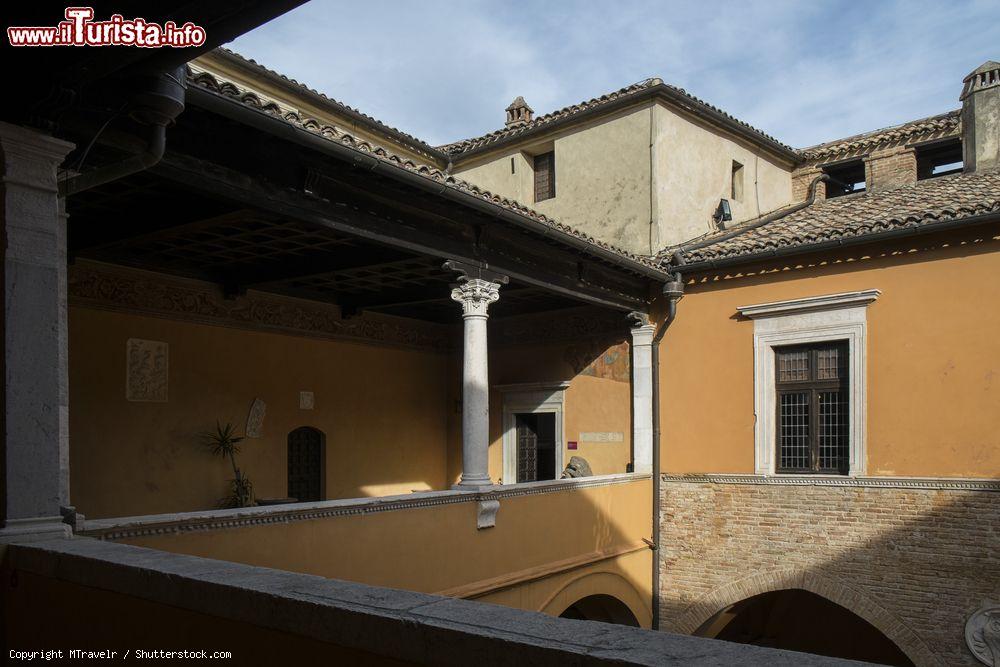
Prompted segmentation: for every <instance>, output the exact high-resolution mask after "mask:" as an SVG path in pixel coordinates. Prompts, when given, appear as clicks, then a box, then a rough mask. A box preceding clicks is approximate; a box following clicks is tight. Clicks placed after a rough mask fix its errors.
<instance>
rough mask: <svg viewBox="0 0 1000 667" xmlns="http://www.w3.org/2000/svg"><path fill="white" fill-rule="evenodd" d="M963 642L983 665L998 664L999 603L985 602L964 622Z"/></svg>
mask: <svg viewBox="0 0 1000 667" xmlns="http://www.w3.org/2000/svg"><path fill="white" fill-rule="evenodd" d="M965 643H966V644H967V645H968V647H969V650H970V651H972V655H974V656H976V659H977V660H979V662H981V663H983V664H984V665H990V667H997V666H998V665H1000V604H989V603H987V604H985V605H983V606H982V607H981V608H980V609H979V611H977V612H976V613H975V614H973V615H972V616H970V617H969V620H968V621H967V622H966V624H965Z"/></svg>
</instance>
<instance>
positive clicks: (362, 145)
mask: <svg viewBox="0 0 1000 667" xmlns="http://www.w3.org/2000/svg"><path fill="white" fill-rule="evenodd" d="M188 81H189V82H190V83H191V84H193V85H197V86H199V87H201V88H205V89H207V90H210V91H212V92H215V93H218V94H220V95H223V96H225V97H228V98H230V99H232V100H234V101H236V102H239V103H241V104H243V105H245V106H248V107H252V108H254V109H258V110H260V111H261V112H263V113H267V114H269V115H271V116H274V117H275V118H278V119H280V120H283V121H284V122H286V123H288V124H290V125H294V126H296V127H299V128H301V129H304V130H307V131H309V132H311V133H313V134H315V135H317V136H320V137H323V138H325V139H327V140H328V141H330V142H333V143H338V144H340V145H342V146H346V147H348V148H350V149H352V150H354V151H357V152H358V153H364V154H366V155H369V156H371V157H375V158H378V159H379V160H381V161H382V162H384V163H386V164H388V165H391V166H393V167H396V168H398V169H400V170H404V171H408V172H410V173H413V174H417V175H419V176H421V177H423V178H426V179H428V180H430V181H434V182H436V183H438V184H440V185H443V186H445V187H447V188H450V189H453V190H458V191H461V192H464V193H467V194H469V195H472V196H474V197H477V198H479V199H481V200H483V201H486V202H489V203H491V204H494V205H496V206H499V207H500V208H503V209H506V210H507V211H510V212H512V213H515V214H517V215H520V216H522V217H524V218H526V219H529V220H533V221H535V222H538V223H541V224H543V225H545V226H547V227H549V228H550V229H552V230H554V231H556V232H557V234H562V235H565V236H572V237H575V238H577V239H580V240H582V241H584V242H586V243H587V244H588V245H591V246H593V247H594V248H595V249H597V248H600V249H603V250H605V251H607V252H610V253H612V254H614V255H617V256H619V257H621V258H622V259H623V260H628V261H630V262H634V263H638V264H642V265H643V266H646V267H650V268H656V269H658V268H659V264H658V263H657V262H656V261H655V260H654V259H653V258H651V257H645V256H642V255H636V254H634V253H631V252H628V251H627V250H623V249H621V248H618V247H616V246H613V245H611V244H609V243H605V242H604V241H600V240H598V239H595V238H594V237H592V236H590V235H588V234H584V233H583V232H581V231H579V230H577V229H574V228H572V227H570V226H569V225H565V224H562V223H560V222H558V221H556V220H553V219H552V218H550V217H548V216H546V215H544V214H542V213H539V212H538V211H535V210H533V209H531V208H529V207H527V206H525V205H524V204H522V203H520V202H518V201H516V200H514V199H509V198H507V197H503V196H501V195H497V194H493V193H492V192H490V191H488V190H484V189H483V188H480V187H478V186H476V185H473V184H472V183H468V182H466V181H463V180H461V179H458V178H455V177H454V176H452V175H451V174H448V173H445V172H444V171H443V170H441V169H439V168H437V167H435V166H431V165H427V164H423V163H420V162H415V161H413V160H411V159H409V158H406V157H401V156H399V155H396V154H395V153H392V152H390V151H388V150H386V149H385V148H383V147H382V146H378V145H375V144H372V143H370V142H368V141H364V140H361V139H358V138H356V137H354V136H352V135H351V134H350V133H349V132H347V131H345V130H344V129H343V128H337V127H335V126H333V125H327V124H324V123H320V122H319V121H317V120H316V119H314V118H308V117H304V116H302V115H301V114H298V113H295V112H285V111H282V109H281V107H280V106H279V105H278V104H277V103H275V102H269V101H265V100H262V99H261V98H260V96H259V95H257V94H256V93H254V92H253V91H248V90H245V89H243V88H241V87H240V86H237V85H236V84H235V83H233V82H231V81H226V80H224V79H220V78H219V77H217V76H216V75H214V74H212V73H211V72H205V71H203V72H197V73H195V72H193V71H192V70H191V69H190V68H189V69H188Z"/></svg>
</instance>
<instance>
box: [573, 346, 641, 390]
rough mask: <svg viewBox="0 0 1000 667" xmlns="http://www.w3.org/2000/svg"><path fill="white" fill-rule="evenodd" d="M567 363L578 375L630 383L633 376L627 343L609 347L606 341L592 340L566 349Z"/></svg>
mask: <svg viewBox="0 0 1000 667" xmlns="http://www.w3.org/2000/svg"><path fill="white" fill-rule="evenodd" d="M566 361H567V362H569V364H570V365H571V366H572V367H573V371H574V372H575V373H576V374H577V375H590V376H592V377H598V378H604V379H607V380H614V381H616V382H628V381H629V379H630V376H631V369H630V366H629V347H628V343H627V342H621V343H617V344H615V345H612V346H611V347H608V344H607V342H606V341H601V340H592V341H587V342H584V343H578V344H574V345H570V346H569V347H568V348H566Z"/></svg>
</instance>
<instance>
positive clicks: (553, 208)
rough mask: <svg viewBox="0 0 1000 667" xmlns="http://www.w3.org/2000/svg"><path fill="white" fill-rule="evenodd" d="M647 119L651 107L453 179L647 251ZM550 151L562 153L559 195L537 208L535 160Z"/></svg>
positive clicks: (460, 171) (537, 143) (544, 141)
mask: <svg viewBox="0 0 1000 667" xmlns="http://www.w3.org/2000/svg"><path fill="white" fill-rule="evenodd" d="M649 119H650V105H649V104H648V103H647V104H644V105H642V106H639V107H632V108H630V109H625V110H623V111H620V112H618V113H615V114H611V115H608V116H604V117H601V118H599V119H596V120H594V121H591V122H589V123H586V124H583V125H577V126H575V127H572V128H568V129H565V130H562V131H560V132H557V133H553V134H550V135H547V136H545V137H540V138H538V139H537V140H532V141H531V142H525V143H523V144H519V145H517V146H513V147H510V148H508V149H505V150H501V151H498V152H495V153H490V154H489V155H488V156H485V157H483V158H482V159H476V160H475V161H470V162H468V163H462V164H459V165H458V166H457V167H456V168H455V171H454V173H455V175H456V176H458V177H460V178H462V179H465V180H467V181H469V182H471V183H475V184H476V185H478V186H480V187H482V188H485V189H487V190H490V191H491V192H495V193H498V194H502V195H504V196H506V197H512V198H514V199H516V200H518V201H520V202H521V203H523V204H526V205H528V206H530V207H532V208H534V209H535V210H537V211H539V212H540V213H544V214H545V215H548V216H551V217H553V218H555V219H556V220H558V221H559V222H561V223H564V224H567V225H571V226H573V227H575V228H577V229H580V230H582V231H585V232H587V233H588V234H591V235H593V236H594V237H596V238H598V239H600V240H602V241H606V242H608V243H612V244H614V245H617V246H619V247H623V248H628V249H631V250H634V251H636V252H643V253H648V252H649V247H650V246H649V223H650V199H649V171H650V160H649ZM548 150H555V155H556V196H555V197H554V198H552V199H548V200H545V201H541V202H536V201H535V196H534V178H533V170H532V156H533V155H536V154H539V153H544V152H546V151H548ZM511 158H514V162H515V169H514V171H515V173H513V174H511V168H510V162H511Z"/></svg>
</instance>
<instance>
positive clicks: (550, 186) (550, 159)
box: [535, 151, 556, 202]
mask: <svg viewBox="0 0 1000 667" xmlns="http://www.w3.org/2000/svg"><path fill="white" fill-rule="evenodd" d="M555 196H556V154H555V151H549V152H548V153H542V154H541V155H536V156H535V201H536V202H539V201H545V200H546V199H552V198H553V197H555Z"/></svg>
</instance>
